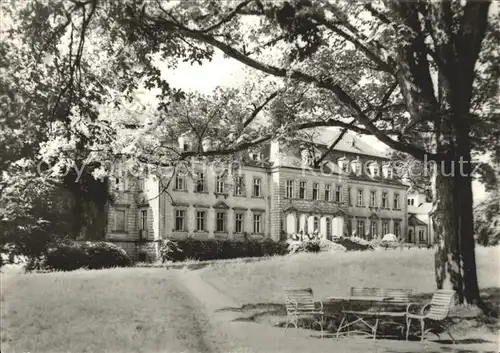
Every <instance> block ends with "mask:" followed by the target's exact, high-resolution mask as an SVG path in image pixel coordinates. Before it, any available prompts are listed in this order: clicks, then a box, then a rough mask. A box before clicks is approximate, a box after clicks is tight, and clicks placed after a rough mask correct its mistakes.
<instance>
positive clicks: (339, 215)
mask: <svg viewBox="0 0 500 353" xmlns="http://www.w3.org/2000/svg"><path fill="white" fill-rule="evenodd" d="M345 216H347V213H345V211H344V210H341V209H339V210H337V211H336V212H334V213H333V217H345Z"/></svg>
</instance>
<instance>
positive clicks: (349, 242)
mask: <svg viewBox="0 0 500 353" xmlns="http://www.w3.org/2000/svg"><path fill="white" fill-rule="evenodd" d="M335 242H336V243H337V244H340V245H342V246H344V247H345V248H346V250H347V251H352V250H373V246H371V245H370V242H369V241H367V240H364V239H362V238H357V237H352V238H340V239H337V240H335Z"/></svg>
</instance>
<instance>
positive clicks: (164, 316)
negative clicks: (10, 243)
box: [1, 268, 207, 353]
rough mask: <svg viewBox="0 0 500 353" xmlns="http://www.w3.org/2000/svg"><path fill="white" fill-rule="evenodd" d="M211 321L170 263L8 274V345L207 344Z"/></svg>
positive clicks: (111, 348)
mask: <svg viewBox="0 0 500 353" xmlns="http://www.w3.org/2000/svg"><path fill="white" fill-rule="evenodd" d="M206 322H207V318H206V317H205V316H204V314H203V312H202V311H201V309H200V307H199V306H197V305H195V304H193V302H192V301H190V300H189V298H188V296H187V295H186V293H184V292H182V291H181V290H180V289H179V286H178V285H177V284H176V283H175V281H174V278H173V276H172V275H171V274H170V273H169V271H166V270H165V269H130V268H129V269H113V270H101V271H83V270H80V271H74V272H66V273H64V272H59V273H57V272H55V273H46V274H29V275H9V274H4V275H2V327H1V329H2V330H1V331H2V337H1V339H2V351H3V352H10V353H17V352H92V353H97V352H160V351H162V352H165V351H167V352H200V351H204V350H205V349H204V346H205V342H203V339H202V338H201V337H202V333H203V331H204V330H205V329H206V328H207V325H206Z"/></svg>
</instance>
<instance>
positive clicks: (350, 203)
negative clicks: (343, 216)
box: [347, 188, 352, 206]
mask: <svg viewBox="0 0 500 353" xmlns="http://www.w3.org/2000/svg"><path fill="white" fill-rule="evenodd" d="M347 203H348V204H349V206H352V199H351V188H347Z"/></svg>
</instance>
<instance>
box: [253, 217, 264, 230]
mask: <svg viewBox="0 0 500 353" xmlns="http://www.w3.org/2000/svg"><path fill="white" fill-rule="evenodd" d="M261 220H262V215H260V214H254V215H253V232H254V233H261V232H262V228H261Z"/></svg>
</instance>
